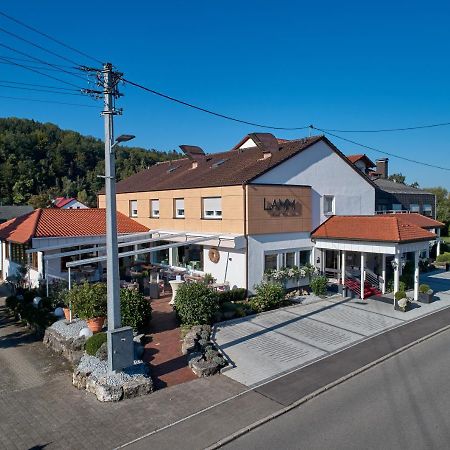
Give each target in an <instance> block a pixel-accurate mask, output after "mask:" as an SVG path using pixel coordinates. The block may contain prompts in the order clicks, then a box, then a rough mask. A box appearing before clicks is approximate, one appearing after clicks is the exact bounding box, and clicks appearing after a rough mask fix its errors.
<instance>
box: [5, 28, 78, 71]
mask: <svg viewBox="0 0 450 450" xmlns="http://www.w3.org/2000/svg"><path fill="white" fill-rule="evenodd" d="M0 31H2V32H3V33H6V34H9V35H10V36H13V37H15V38H16V39H19V40H21V41H22V42H25V43H27V44H29V45H32V46H33V47H36V48H38V49H40V50H42V51H44V52H47V53H49V54H50V55H53V56H56V57H57V58H60V59H63V60H64V61H67V62H70V63H72V64H75V66H80V65H81V64H79V63H77V62H76V61H74V60H72V59H70V58H66V57H65V56H62V55H60V54H59V53H56V52H54V51H52V50H48V49H47V48H45V47H42V45H39V44H35V43H34V42H32V41H30V40H28V39H25V38H24V37H22V36H19V35H18V34H16V33H13V32H12V31H8V30H5V29H4V28H2V27H0Z"/></svg>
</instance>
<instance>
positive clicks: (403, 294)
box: [394, 291, 406, 301]
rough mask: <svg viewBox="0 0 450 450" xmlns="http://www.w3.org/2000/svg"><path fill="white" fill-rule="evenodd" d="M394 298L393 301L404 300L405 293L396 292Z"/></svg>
mask: <svg viewBox="0 0 450 450" xmlns="http://www.w3.org/2000/svg"><path fill="white" fill-rule="evenodd" d="M394 298H395V300H397V301H398V300H401V299H402V298H406V293H405V291H398V292H396V293H395V294H394Z"/></svg>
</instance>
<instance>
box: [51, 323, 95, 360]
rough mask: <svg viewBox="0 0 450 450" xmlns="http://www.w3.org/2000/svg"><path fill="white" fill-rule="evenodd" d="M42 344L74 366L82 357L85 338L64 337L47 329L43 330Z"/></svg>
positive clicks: (53, 330) (55, 331)
mask: <svg viewBox="0 0 450 450" xmlns="http://www.w3.org/2000/svg"><path fill="white" fill-rule="evenodd" d="M43 342H44V344H45V345H46V346H47V347H49V348H50V349H52V350H53V351H54V352H56V353H58V354H60V355H62V356H63V357H64V358H66V359H67V360H68V361H70V362H71V363H72V364H74V365H76V364H78V363H79V362H80V359H81V357H82V356H83V353H84V346H85V343H86V338H85V337H84V336H81V337H79V336H78V335H77V336H76V337H66V336H64V335H63V334H61V333H59V332H58V331H57V330H55V329H53V328H51V327H49V328H47V329H46V330H45V334H44V339H43Z"/></svg>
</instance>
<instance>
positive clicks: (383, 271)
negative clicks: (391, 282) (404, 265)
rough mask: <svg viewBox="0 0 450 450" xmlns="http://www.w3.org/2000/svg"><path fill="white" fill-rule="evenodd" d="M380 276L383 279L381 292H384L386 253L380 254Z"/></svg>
mask: <svg viewBox="0 0 450 450" xmlns="http://www.w3.org/2000/svg"><path fill="white" fill-rule="evenodd" d="M381 278H382V279H383V284H382V285H381V293H382V294H386V255H385V254H384V253H383V254H382V255H381Z"/></svg>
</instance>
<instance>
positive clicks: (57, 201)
mask: <svg viewBox="0 0 450 450" xmlns="http://www.w3.org/2000/svg"><path fill="white" fill-rule="evenodd" d="M74 200H76V199H75V198H73V197H71V198H65V197H57V198H55V205H54V206H55V208H62V207H63V206H65V205H67V204H68V203H70V202H72V201H74Z"/></svg>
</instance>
